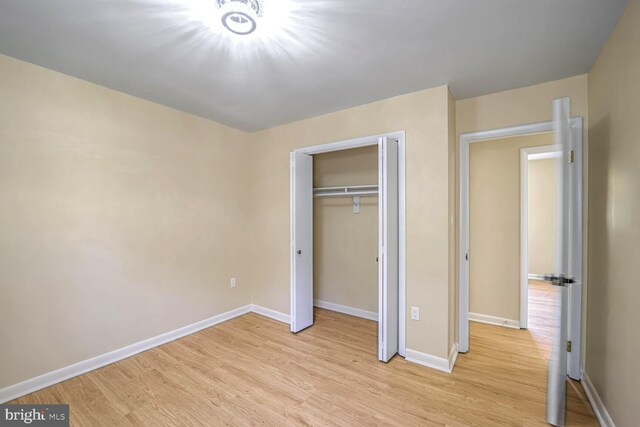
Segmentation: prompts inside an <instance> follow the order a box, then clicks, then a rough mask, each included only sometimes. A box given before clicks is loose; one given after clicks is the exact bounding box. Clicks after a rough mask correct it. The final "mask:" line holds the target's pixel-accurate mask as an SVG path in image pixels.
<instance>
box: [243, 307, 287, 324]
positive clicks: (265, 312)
mask: <svg viewBox="0 0 640 427" xmlns="http://www.w3.org/2000/svg"><path fill="white" fill-rule="evenodd" d="M251 311H252V312H254V313H256V314H259V315H261V316H264V317H268V318H269V319H273V320H277V321H278V322H282V323H286V324H287V325H288V324H290V323H291V316H289V315H288V314H286V313H282V312H280V311H275V310H271V309H270V308H266V307H262V306H261V305H256V304H251Z"/></svg>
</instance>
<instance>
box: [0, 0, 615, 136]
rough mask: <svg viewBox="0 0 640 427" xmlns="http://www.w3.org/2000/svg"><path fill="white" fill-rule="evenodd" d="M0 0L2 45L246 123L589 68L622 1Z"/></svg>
mask: <svg viewBox="0 0 640 427" xmlns="http://www.w3.org/2000/svg"><path fill="white" fill-rule="evenodd" d="M215 1H216V0H0V53H3V54H5V55H9V56H12V57H15V58H19V59H22V60H25V61H28V62H32V63H35V64H39V65H42V66H45V67H47V68H51V69H54V70H57V71H61V72H63V73H66V74H70V75H73V76H77V77H80V78H82V79H85V80H88V81H91V82H95V83H98V84H100V85H103V86H106V87H109V88H113V89H116V90H119V91H122V92H126V93H129V94H132V95H135V96H139V97H142V98H146V99H149V100H151V101H155V102H158V103H161V104H165V105H168V106H171V107H174V108H178V109H180V110H183V111H187V112H190V113H194V114H197V115H200V116H204V117H208V118H211V119H213V120H216V121H218V122H221V123H224V124H227V125H229V126H233V127H236V128H239V129H244V130H249V131H254V130H258V129H264V128H268V127H272V126H274V125H278V124H283V123H287V122H291V121H294V120H298V119H302V118H306V117H312V116H316V115H319V114H323V113H328V112H331V111H336V110H340V109H344V108H347V107H351V106H355V105H360V104H364V103H367V102H371V101H375V100H379V99H384V98H388V97H392V96H395V95H400V94H404V93H409V92H413V91H417V90H421V89H426V88H430V87H435V86H439V85H442V84H445V83H448V84H449V85H450V86H451V90H452V92H453V95H454V96H455V97H456V98H457V99H462V98H468V97H472V96H477V95H482V94H487V93H492V92H497V91H501V90H507V89H512V88H516V87H522V86H526V85H531V84H536V83H541V82H545V81H549V80H554V79H559V78H563V77H568V76H573V75H576V74H581V73H585V72H587V71H589V69H590V68H591V65H592V64H593V61H594V60H595V58H596V56H597V54H598V52H599V51H600V49H601V48H602V45H603V43H604V41H605V40H606V39H607V37H608V36H609V34H610V32H611V30H612V29H613V27H614V26H615V23H616V22H617V20H618V18H619V16H620V15H621V13H622V11H623V10H624V7H625V6H626V3H627V0H528V1H525V0H521V1H515V0H387V1H382V0H263V1H264V17H263V18H259V19H260V20H261V21H262V22H259V23H258V25H259V27H258V30H257V31H256V32H255V33H254V34H253V35H250V36H246V37H242V36H231V34H230V33H228V32H227V31H226V30H225V29H224V28H222V26H221V24H220V23H219V20H218V18H217V17H216V13H217V8H216V7H215V6H214V3H215Z"/></svg>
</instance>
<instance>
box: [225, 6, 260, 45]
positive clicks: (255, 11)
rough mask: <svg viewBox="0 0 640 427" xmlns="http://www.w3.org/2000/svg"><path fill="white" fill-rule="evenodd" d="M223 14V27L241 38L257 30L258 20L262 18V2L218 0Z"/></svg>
mask: <svg viewBox="0 0 640 427" xmlns="http://www.w3.org/2000/svg"><path fill="white" fill-rule="evenodd" d="M217 1H218V6H219V7H220V10H221V12H222V25H224V26H225V28H226V29H227V30H229V31H231V32H232V33H234V34H239V35H241V36H244V35H247V34H251V33H253V32H254V31H255V30H256V27H257V25H258V24H257V19H258V17H259V16H262V1H261V0H217Z"/></svg>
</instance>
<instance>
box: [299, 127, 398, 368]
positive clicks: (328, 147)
mask: <svg viewBox="0 0 640 427" xmlns="http://www.w3.org/2000/svg"><path fill="white" fill-rule="evenodd" d="M382 137H387V138H389V139H395V140H397V141H398V205H399V206H398V276H399V277H398V354H400V355H401V356H403V357H404V356H405V355H406V349H407V344H406V336H407V334H406V330H407V320H406V305H407V282H406V279H407V269H406V253H407V247H406V242H407V234H406V229H407V227H406V224H407V217H406V174H405V170H406V169H405V132H404V131H398V132H389V133H383V134H379V135H372V136H365V137H361V138H355V139H348V140H344V141H337V142H330V143H326V144H320V145H312V146H309V147H302V148H297V149H295V150H293V152H297V153H304V154H309V155H314V154H322V153H330V152H333V151H343V150H349V149H352V148H361V147H368V146H372V145H375V146H377V145H378V139H379V138H382ZM292 179H293V177H292ZM290 196H291V197H292V198H293V193H291V194H290ZM292 200H293V199H292ZM289 215H290V217H289V218H290V224H291V225H293V218H294V215H295V212H294V206H293V204H292V203H291V204H290V213H289ZM293 239H294V230H293V228H291V230H290V243H291V244H290V245H289V247H290V272H291V273H290V274H291V276H290V277H293V273H294V272H293V268H294V262H295V251H294V248H293V244H292V243H293ZM378 286H380V283H378ZM290 295H291V309H292V308H293V306H294V303H295V301H294V298H295V292H294V290H293V280H290ZM378 303H379V302H378Z"/></svg>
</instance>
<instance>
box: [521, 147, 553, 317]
mask: <svg viewBox="0 0 640 427" xmlns="http://www.w3.org/2000/svg"><path fill="white" fill-rule="evenodd" d="M532 157H533V158H532ZM561 157H562V147H561V146H560V145H554V144H552V145H541V146H537V147H525V148H521V149H520V329H527V328H528V327H529V212H528V210H529V162H530V161H531V160H542V159H557V158H561ZM556 203H558V201H556Z"/></svg>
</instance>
